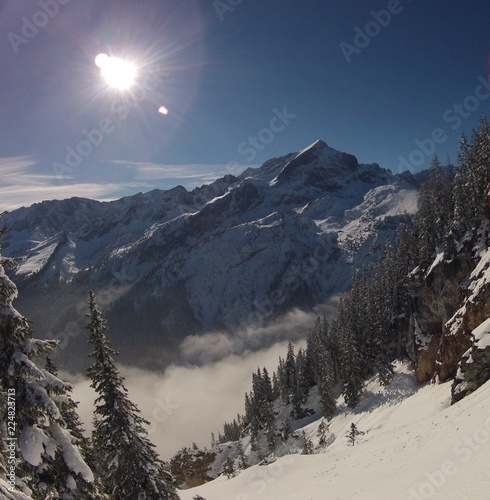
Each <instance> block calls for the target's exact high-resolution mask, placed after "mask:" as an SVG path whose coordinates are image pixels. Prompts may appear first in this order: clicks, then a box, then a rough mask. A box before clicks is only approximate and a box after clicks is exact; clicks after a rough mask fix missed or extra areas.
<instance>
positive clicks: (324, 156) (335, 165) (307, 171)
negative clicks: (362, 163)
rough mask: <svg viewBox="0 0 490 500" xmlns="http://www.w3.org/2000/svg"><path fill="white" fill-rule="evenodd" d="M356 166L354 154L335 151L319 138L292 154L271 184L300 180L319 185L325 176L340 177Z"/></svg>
mask: <svg viewBox="0 0 490 500" xmlns="http://www.w3.org/2000/svg"><path fill="white" fill-rule="evenodd" d="M357 168H359V162H358V161H357V158H356V157H355V156H353V155H350V154H348V153H343V152H341V151H337V150H336V149H333V148H331V147H330V146H328V144H327V143H326V142H325V141H322V140H321V139H319V140H317V141H315V142H314V143H313V144H311V145H310V146H308V147H307V148H305V149H303V150H301V151H299V152H298V153H297V154H296V155H294V156H293V157H292V158H291V159H290V160H289V161H288V162H287V163H286V165H285V166H284V167H283V168H282V170H281V172H280V174H279V175H278V176H277V177H276V178H275V179H274V180H273V181H272V183H271V184H272V185H280V184H285V183H288V184H289V183H291V182H293V181H299V180H300V181H303V182H304V181H308V182H311V184H312V185H318V187H320V184H321V185H323V184H324V182H323V181H324V180H325V179H326V178H332V177H342V176H345V175H346V174H350V173H352V172H354V171H355V170H356V169H357ZM327 184H330V182H327Z"/></svg>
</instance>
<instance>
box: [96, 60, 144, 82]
mask: <svg viewBox="0 0 490 500" xmlns="http://www.w3.org/2000/svg"><path fill="white" fill-rule="evenodd" d="M95 64H96V66H98V67H99V68H100V72H101V74H102V76H103V77H104V79H105V81H106V82H107V83H108V85H109V86H110V87H112V88H115V89H118V90H129V89H130V88H131V87H132V86H133V85H134V83H135V81H136V75H137V71H136V66H135V65H134V64H133V63H131V62H129V61H125V60H124V59H120V58H119V57H110V56H108V55H107V54H99V55H98V56H97V57H96V58H95Z"/></svg>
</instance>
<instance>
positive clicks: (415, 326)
mask: <svg viewBox="0 0 490 500" xmlns="http://www.w3.org/2000/svg"><path fill="white" fill-rule="evenodd" d="M411 294H412V297H413V315H412V320H411V337H412V338H413V340H414V344H413V349H412V350H411V353H412V358H413V359H414V361H415V364H416V375H417V379H418V381H419V382H420V383H423V382H427V381H428V380H431V379H436V380H439V381H440V382H444V381H446V380H449V379H452V378H455V377H456V379H455V383H454V386H453V402H454V401H457V400H458V399H461V397H464V395H466V394H468V393H469V392H472V391H473V390H475V389H476V388H478V387H479V386H480V385H482V384H483V383H484V382H486V380H488V378H489V376H490V375H489V373H490V363H489V362H490V359H489V351H490V349H489V348H488V346H487V344H486V343H485V341H484V340H482V339H479V340H478V341H476V340H475V338H476V337H475V332H477V333H478V332H479V331H480V330H479V328H481V325H484V324H486V321H487V319H488V318H489V317H490V250H488V249H486V247H485V245H484V244H482V242H479V244H477V245H467V246H466V248H464V247H463V248H462V250H461V251H460V252H459V253H458V255H457V257H456V258H454V259H453V260H451V261H450V262H447V261H445V260H444V256H443V254H442V253H441V254H440V255H438V257H437V258H436V259H435V261H434V263H433V264H432V266H431V267H430V268H429V270H428V271H427V272H426V273H425V274H424V275H423V276H421V275H420V272H419V271H418V270H415V271H414V273H412V289H411ZM482 335H483V334H482ZM477 336H478V335H477ZM478 338H479V337H478ZM478 342H481V343H478Z"/></svg>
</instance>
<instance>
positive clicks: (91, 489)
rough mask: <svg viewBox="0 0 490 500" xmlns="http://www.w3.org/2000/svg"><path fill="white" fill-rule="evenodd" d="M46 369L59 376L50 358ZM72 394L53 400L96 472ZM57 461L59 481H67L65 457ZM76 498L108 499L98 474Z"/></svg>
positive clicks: (69, 391)
mask: <svg viewBox="0 0 490 500" xmlns="http://www.w3.org/2000/svg"><path fill="white" fill-rule="evenodd" d="M45 369H46V371H48V372H49V373H51V375H54V376H55V377H57V376H58V368H57V367H56V365H55V364H54V363H53V361H52V359H51V357H50V356H48V357H47V358H46V366H45ZM71 392H72V390H71V388H70V389H69V390H68V391H67V392H66V394H63V395H62V397H56V395H55V396H54V397H53V399H55V401H56V402H57V404H58V406H59V409H60V413H61V415H62V417H63V419H64V421H65V423H66V428H67V429H68V430H69V431H70V433H71V435H72V436H73V442H74V444H76V445H77V446H78V448H79V449H80V451H81V453H82V457H83V459H84V461H85V463H87V465H88V466H89V467H90V468H91V470H92V471H95V470H96V469H97V460H96V458H95V454H94V450H93V447H92V440H91V439H90V438H89V437H87V436H85V434H84V432H85V430H84V429H83V426H82V422H81V421H80V417H79V416H78V413H77V410H78V403H76V402H75V401H73V398H72V396H71ZM55 460H56V461H57V467H56V468H55V469H56V470H58V474H59V476H60V477H59V480H60V481H63V480H66V478H67V477H68V474H69V471H67V470H66V465H65V464H64V463H63V457H62V456H61V455H60V453H58V454H57V455H56V457H55ZM76 498H80V499H84V498H91V499H94V500H98V499H104V498H107V495H106V494H105V493H104V486H103V484H102V481H101V480H100V477H99V476H98V474H94V481H93V483H86V484H82V485H81V486H80V488H79V494H78V495H77V497H76Z"/></svg>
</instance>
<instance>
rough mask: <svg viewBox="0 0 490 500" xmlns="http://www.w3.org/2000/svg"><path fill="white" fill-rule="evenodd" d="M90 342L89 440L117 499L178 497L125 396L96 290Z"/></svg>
mask: <svg viewBox="0 0 490 500" xmlns="http://www.w3.org/2000/svg"><path fill="white" fill-rule="evenodd" d="M87 316H88V317H89V322H88V324H87V326H86V328H87V329H88V330H89V331H90V339H89V343H90V344H91V345H92V346H93V349H94V350H93V352H92V354H91V356H92V357H93V358H94V363H93V364H92V365H91V366H90V367H89V368H88V370H87V373H88V375H89V377H90V378H91V380H92V384H91V387H92V388H93V389H94V390H95V391H96V392H97V394H98V397H97V399H96V400H95V417H94V431H93V443H94V447H95V448H96V449H97V450H98V452H99V463H100V474H101V477H102V479H103V481H104V483H105V485H106V488H107V490H108V491H109V493H110V494H111V495H112V497H113V498H114V499H115V500H126V499H129V498H134V499H145V500H150V499H151V500H157V499H158V500H160V499H161V500H163V499H165V500H176V499H178V498H179V496H178V495H177V493H176V490H175V487H174V485H173V481H172V477H171V475H170V473H169V472H168V471H167V470H166V467H165V465H164V463H163V462H162V461H161V460H160V458H159V457H158V455H157V453H156V452H155V450H154V445H153V444H152V443H150V441H149V440H148V438H147V437H146V436H147V431H146V428H145V426H146V425H148V424H149V422H148V421H146V420H145V419H143V418H142V417H141V416H140V411H139V409H138V408H137V407H136V405H135V404H134V403H132V402H131V401H130V400H129V397H128V394H127V389H126V388H125V386H124V384H123V381H124V379H123V378H122V377H121V376H120V375H119V372H118V370H117V368H116V365H115V363H114V360H113V356H114V355H116V354H117V352H116V351H114V350H113V349H111V347H110V343H109V341H108V339H107V338H106V336H105V334H104V331H105V330H106V328H107V327H106V321H105V320H104V319H103V318H102V315H101V312H100V311H99V309H98V307H97V303H96V297H95V294H94V293H93V292H92V291H90V292H89V314H88V315H87Z"/></svg>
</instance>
